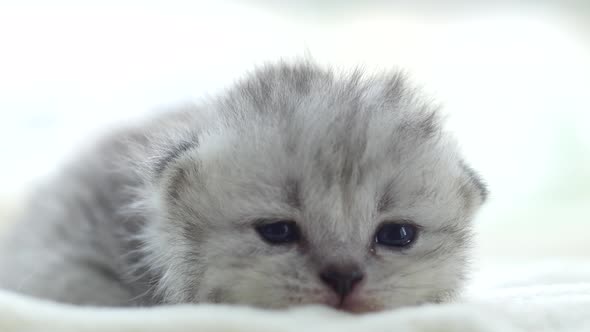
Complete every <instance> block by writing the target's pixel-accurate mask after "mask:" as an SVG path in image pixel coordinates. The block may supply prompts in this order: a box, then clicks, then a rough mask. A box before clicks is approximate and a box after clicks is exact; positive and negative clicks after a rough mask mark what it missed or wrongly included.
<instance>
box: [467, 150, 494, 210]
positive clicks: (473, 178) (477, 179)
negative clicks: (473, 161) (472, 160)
mask: <svg viewBox="0 0 590 332" xmlns="http://www.w3.org/2000/svg"><path fill="white" fill-rule="evenodd" d="M460 165H461V169H463V171H464V172H465V174H467V177H468V178H469V181H470V182H471V184H472V185H473V186H474V187H475V188H476V189H477V190H478V192H479V195H480V197H481V203H482V204H483V203H485V202H486V200H487V199H488V196H489V190H488V187H487V185H486V183H485V182H484V181H483V180H482V178H481V176H480V175H479V174H477V172H476V171H475V170H474V169H473V168H471V167H470V166H469V165H467V164H466V163H465V161H464V160H461V161H460Z"/></svg>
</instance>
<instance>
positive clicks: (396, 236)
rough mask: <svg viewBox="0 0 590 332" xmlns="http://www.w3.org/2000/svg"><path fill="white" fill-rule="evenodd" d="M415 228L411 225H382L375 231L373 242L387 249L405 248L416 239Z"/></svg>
mask: <svg viewBox="0 0 590 332" xmlns="http://www.w3.org/2000/svg"><path fill="white" fill-rule="evenodd" d="M416 233H417V228H416V226H414V225H411V224H393V223H391V224H383V225H381V227H379V229H377V234H375V242H376V243H377V244H380V245H384V246H388V247H399V248H401V247H405V246H408V245H409V244H410V243H412V242H413V241H414V238H416Z"/></svg>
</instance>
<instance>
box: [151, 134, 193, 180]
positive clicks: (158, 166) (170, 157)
mask: <svg viewBox="0 0 590 332" xmlns="http://www.w3.org/2000/svg"><path fill="white" fill-rule="evenodd" d="M198 146H199V144H198V142H197V140H196V139H195V140H190V141H189V140H186V141H181V142H180V143H178V144H176V145H174V146H171V147H169V148H168V149H169V150H168V151H167V152H166V153H164V154H163V157H161V158H160V159H158V160H157V161H156V163H155V164H154V166H153V170H154V175H155V177H156V178H160V177H161V176H162V173H163V172H164V170H165V169H166V167H167V166H168V165H170V164H171V163H172V162H174V161H175V160H177V159H179V158H180V157H181V156H182V155H183V154H184V153H186V152H187V151H189V150H192V149H195V148H197V147H198Z"/></svg>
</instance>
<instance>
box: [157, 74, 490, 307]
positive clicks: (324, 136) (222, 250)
mask: <svg viewBox="0 0 590 332" xmlns="http://www.w3.org/2000/svg"><path fill="white" fill-rule="evenodd" d="M207 110H208V112H206V113H207V114H208V115H203V118H206V119H207V120H206V121H207V125H206V130H200V131H198V133H196V134H195V137H194V138H193V139H189V140H186V139H185V140H183V141H182V142H180V141H177V142H175V145H176V146H174V147H172V148H171V150H170V151H172V152H171V153H170V155H169V156H168V157H167V158H164V159H163V160H161V162H160V163H159V165H158V170H157V173H158V174H156V180H155V182H154V183H155V184H156V186H155V188H156V190H155V192H156V194H155V195H154V196H153V197H152V205H153V206H156V207H157V211H154V213H156V215H157V218H155V220H153V224H152V225H151V228H148V230H147V233H146V234H147V235H146V236H147V237H146V239H147V240H146V241H147V244H146V248H147V249H148V251H149V259H151V261H152V264H154V265H156V266H158V271H159V272H158V273H159V278H160V279H159V282H158V287H159V290H160V291H161V293H162V295H163V296H164V299H165V301H168V302H215V303H238V304H251V305H256V306H261V307H270V308H281V307H288V306H292V305H301V304H326V305H330V306H334V307H337V308H341V309H344V310H348V311H354V312H364V311H375V310H381V309H386V308H393V307H398V306H402V305H412V304H419V303H424V302H438V301H443V300H445V299H447V298H449V297H452V295H453V294H454V293H455V292H456V291H457V290H458V289H459V288H460V286H461V283H462V279H463V277H464V273H465V269H466V259H467V256H468V251H469V241H470V236H471V219H472V217H473V215H474V213H475V212H476V210H477V209H478V208H479V206H480V205H481V204H482V202H483V201H484V200H485V196H486V190H485V188H484V186H483V185H482V183H481V182H480V181H479V179H478V178H477V176H476V175H475V173H474V172H473V171H472V170H471V169H470V168H468V167H467V166H466V164H465V163H464V162H463V160H462V159H461V157H460V156H459V154H458V151H457V148H456V146H455V143H454V142H453V141H452V140H451V139H449V137H447V136H446V134H445V133H444V132H443V131H442V130H441V128H440V126H439V117H438V115H437V113H436V109H435V107H433V106H431V104H430V103H428V102H426V101H425V100H423V99H420V97H419V96H418V94H417V93H416V91H414V90H413V89H412V88H411V87H409V86H408V85H407V83H406V82H405V81H404V79H403V78H402V76H401V75H399V74H395V73H394V74H388V75H381V76H368V77H366V76H363V75H361V74H360V73H359V72H354V73H351V74H349V75H336V74H333V73H332V72H330V71H324V70H321V69H318V68H315V67H313V66H311V65H307V64H305V65H293V66H288V65H280V66H272V67H267V68H265V69H263V70H260V71H258V72H256V73H255V74H254V75H252V76H251V77H249V78H247V79H246V80H244V81H242V82H241V83H240V84H238V85H237V86H236V87H235V88H234V89H232V90H230V91H229V92H228V93H227V94H226V95H225V96H224V97H223V98H221V99H218V100H216V101H215V102H214V103H211V104H210V105H209V106H208V107H207ZM195 112H196V111H195ZM198 114H200V113H195V116H197V117H198V116H199V115H198ZM173 141H174V140H173Z"/></svg>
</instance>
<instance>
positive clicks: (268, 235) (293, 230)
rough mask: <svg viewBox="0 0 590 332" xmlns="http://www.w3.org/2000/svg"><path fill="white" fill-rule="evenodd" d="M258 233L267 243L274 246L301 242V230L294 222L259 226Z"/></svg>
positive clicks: (278, 222)
mask: <svg viewBox="0 0 590 332" xmlns="http://www.w3.org/2000/svg"><path fill="white" fill-rule="evenodd" d="M256 231H257V232H258V234H260V236H261V237H262V238H263V239H264V240H265V241H267V242H269V243H272V244H286V243H292V242H295V241H297V240H299V229H298V228H297V225H295V223H294V222H292V221H277V222H273V223H268V224H262V225H258V226H256Z"/></svg>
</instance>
